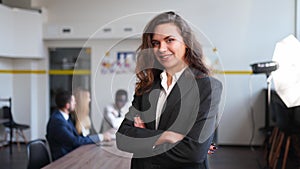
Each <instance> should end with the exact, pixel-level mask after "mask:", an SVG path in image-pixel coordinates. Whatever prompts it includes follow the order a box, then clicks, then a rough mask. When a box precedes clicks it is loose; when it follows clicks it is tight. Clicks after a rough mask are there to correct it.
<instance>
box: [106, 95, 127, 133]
mask: <svg viewBox="0 0 300 169" xmlns="http://www.w3.org/2000/svg"><path fill="white" fill-rule="evenodd" d="M128 109H129V106H128V94H127V91H126V90H124V89H119V90H117V91H116V93H115V102H114V103H112V104H109V105H107V106H105V108H104V112H103V121H102V126H101V131H102V132H109V133H111V134H112V137H115V133H116V131H117V130H118V128H119V127H120V125H121V123H122V121H123V120H124V117H125V114H126V113H127V112H128Z"/></svg>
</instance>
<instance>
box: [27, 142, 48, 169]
mask: <svg viewBox="0 0 300 169" xmlns="http://www.w3.org/2000/svg"><path fill="white" fill-rule="evenodd" d="M27 155H28V165H27V169H40V168H42V167H44V166H46V165H47V164H49V163H51V158H50V153H49V149H48V147H47V144H46V140H44V139H36V140H33V141H30V142H29V143H28V144H27Z"/></svg>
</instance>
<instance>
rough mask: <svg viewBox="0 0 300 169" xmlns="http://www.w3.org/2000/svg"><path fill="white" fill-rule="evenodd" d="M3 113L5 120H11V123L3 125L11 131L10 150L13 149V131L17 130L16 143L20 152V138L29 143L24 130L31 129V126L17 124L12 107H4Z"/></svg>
mask: <svg viewBox="0 0 300 169" xmlns="http://www.w3.org/2000/svg"><path fill="white" fill-rule="evenodd" d="M2 111H3V118H7V119H9V121H8V122H5V123H3V125H4V126H5V127H8V128H9V129H10V143H9V146H10V149H11V147H12V138H13V130H15V133H16V135H15V136H16V141H17V144H18V149H19V150H20V142H19V139H18V136H21V137H22V138H23V140H24V142H25V143H27V138H26V136H25V135H24V132H23V130H26V129H29V128H30V126H29V125H26V124H19V123H16V122H15V121H14V119H13V116H12V113H11V108H10V107H8V106H4V107H2Z"/></svg>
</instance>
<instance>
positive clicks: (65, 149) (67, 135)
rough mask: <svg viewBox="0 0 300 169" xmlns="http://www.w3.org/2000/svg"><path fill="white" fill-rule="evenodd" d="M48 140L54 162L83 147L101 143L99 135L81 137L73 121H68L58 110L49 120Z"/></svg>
mask: <svg viewBox="0 0 300 169" xmlns="http://www.w3.org/2000/svg"><path fill="white" fill-rule="evenodd" d="M46 138H47V140H48V143H49V147H50V150H51V156H52V160H57V159H58V158H60V157H62V156H64V155H66V154H67V153H69V152H70V151H72V150H74V149H75V148H77V147H79V146H81V145H84V144H92V143H94V142H99V141H100V140H99V138H98V136H97V135H93V136H88V137H83V136H81V135H79V134H78V133H77V131H76V129H75V127H74V125H73V123H72V122H71V120H68V121H66V120H65V119H64V117H63V116H62V114H61V113H60V112H59V111H58V110H56V111H54V112H53V114H52V115H51V117H50V119H49V122H48V124H47V135H46Z"/></svg>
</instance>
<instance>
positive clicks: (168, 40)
mask: <svg viewBox="0 0 300 169" xmlns="http://www.w3.org/2000/svg"><path fill="white" fill-rule="evenodd" d="M174 40H175V39H173V38H168V39H167V40H166V41H167V43H171V42H173V41H174Z"/></svg>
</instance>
